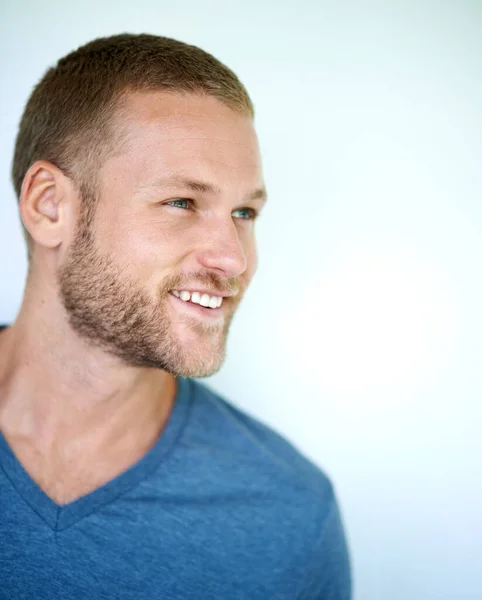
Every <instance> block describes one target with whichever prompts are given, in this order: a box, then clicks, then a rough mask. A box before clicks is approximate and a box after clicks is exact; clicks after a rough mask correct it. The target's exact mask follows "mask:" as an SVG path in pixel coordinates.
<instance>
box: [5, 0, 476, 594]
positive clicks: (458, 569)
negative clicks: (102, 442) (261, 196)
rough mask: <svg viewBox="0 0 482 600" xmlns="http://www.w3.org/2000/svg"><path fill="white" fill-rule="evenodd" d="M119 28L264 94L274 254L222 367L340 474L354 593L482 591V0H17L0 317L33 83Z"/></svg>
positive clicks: (19, 285)
mask: <svg viewBox="0 0 482 600" xmlns="http://www.w3.org/2000/svg"><path fill="white" fill-rule="evenodd" d="M124 31H130V32H149V33H156V34H161V35H167V36H170V37H175V38H178V39H180V40H183V41H187V42H189V43H193V44H196V45H199V46H201V47H202V48H204V49H206V50H208V51H210V52H212V53H213V54H214V55H215V56H217V57H218V58H220V59H221V60H222V61H223V62H225V63H226V64H228V65H229V66H230V67H231V68H233V69H234V70H235V71H236V72H237V74H238V75H239V76H240V78H241V79H242V81H243V82H244V83H245V84H246V86H247V88H248V90H249V91H250V93H251V95H252V97H253V99H254V102H255V105H256V109H257V118H256V123H257V130H258V134H259V137H260V143H261V148H262V154H263V159H264V168H265V176H266V182H267V186H268V191H269V196H270V197H269V201H268V205H267V206H266V211H265V213H264V215H263V216H262V217H261V219H260V221H259V224H258V226H257V227H258V239H259V253H260V268H259V272H258V275H257V277H256V279H255V281H254V283H253V284H252V288H251V289H250V291H249V292H248V295H247V297H246V300H245V303H244V305H243V306H242V307H241V309H240V311H239V314H238V316H237V318H236V319H235V322H234V324H233V327H232V333H231V337H230V342H229V356H228V360H227V362H226V364H225V366H224V368H223V370H222V371H221V372H220V373H219V374H218V375H216V376H215V377H213V378H211V380H210V381H209V382H208V383H210V384H211V385H212V386H213V387H214V388H215V389H216V390H218V391H220V392H222V393H223V394H224V395H225V397H227V398H228V399H230V400H231V401H232V402H234V403H235V404H237V405H238V406H240V407H241V408H243V409H244V410H246V411H247V412H249V413H250V414H253V415H255V416H257V417H258V418H261V419H262V420H264V421H265V422H267V423H268V424H270V425H271V426H272V427H274V428H275V429H277V430H278V431H280V432H281V433H283V434H284V435H285V436H286V437H287V438H288V439H290V440H291V441H292V442H293V443H294V444H295V445H296V446H297V447H298V448H299V449H300V450H301V451H302V452H303V453H305V454H306V455H307V456H308V457H310V458H311V459H312V460H313V461H315V462H316V463H317V464H319V465H320V466H321V467H322V468H323V469H324V470H325V471H326V472H327V473H328V475H329V476H330V477H331V478H332V480H333V482H334V484H335V486H336V489H337V492H338V497H339V500H340V504H341V507H342V511H343V515H344V520H345V525H346V529H347V533H348V538H349V544H350V549H351V554H352V560H353V568H354V578H355V600H387V599H390V600H427V599H432V598H437V599H439V598H443V599H451V600H466V599H467V600H468V599H469V598H470V599H475V598H478V599H480V598H482V569H481V563H482V516H481V515H482V511H481V506H482V477H481V475H482V473H481V471H482V468H481V456H482V438H481V424H482V418H481V417H482V409H481V404H482V403H481V399H482V376H481V361H482V342H481V340H482V317H481V308H480V307H481V306H482V284H481V276H482V269H481V266H482V198H481V192H482V167H481V158H482V141H481V140H482V136H481V134H482V117H481V109H482V78H481V74H482V70H481V67H482V3H481V2H477V1H476V0H474V1H463V0H453V1H452V2H447V1H436V0H432V1H418V2H417V1H411V0H400V1H398V2H387V1H386V2H379V3H376V2H363V1H361V2H349V3H348V2H328V1H317V2H315V1H313V2H310V1H306V0H305V1H303V0H298V1H296V2H295V1H293V0H289V1H279V2H275V1H274V0H271V1H263V0H258V1H254V0H243V1H238V2H220V1H214V0H205V1H204V2H199V1H198V2H195V1H194V0H191V1H189V0H180V1H177V2H172V1H170V2H165V1H161V0H155V1H154V0H152V1H148V0H137V1H136V2H129V3H127V2H126V3H122V4H119V3H118V2H107V1H105V0H95V1H94V0H84V1H83V2H76V3H73V2H72V3H70V2H65V1H60V0H52V1H50V2H47V1H45V0H36V1H35V2H33V1H30V0H22V1H19V2H14V1H13V0H8V1H7V2H5V0H3V2H2V4H1V7H0V61H1V67H0V82H1V111H0V132H1V135H0V257H1V263H0V264H1V267H0V268H1V277H0V322H11V321H12V320H13V319H14V318H15V315H16V313H17V311H18V308H19V305H20V301H21V298H22V293H23V285H24V279H25V273H26V260H25V249H24V243H23V238H22V234H21V229H20V225H19V219H18V214H17V203H16V198H15V196H14V192H13V188H12V186H11V184H10V180H9V177H10V164H11V158H12V151H13V144H14V138H15V134H16V128H17V125H18V121H19V119H20V116H21V113H22V110H23V107H24V104H25V102H26V99H27V97H28V94H29V93H30V91H31V89H32V87H33V85H34V84H35V83H36V82H37V81H38V79H39V78H40V77H41V76H42V74H43V73H44V71H45V70H46V69H47V67H48V66H49V65H51V64H53V63H55V61H56V60H57V59H58V58H60V57H61V56H62V55H64V54H65V53H67V52H68V51H70V50H72V49H74V48H75V47H77V46H79V45H80V44H82V43H84V42H86V41H88V40H90V39H92V38H94V37H98V36H100V35H108V34H113V33H119V32H124Z"/></svg>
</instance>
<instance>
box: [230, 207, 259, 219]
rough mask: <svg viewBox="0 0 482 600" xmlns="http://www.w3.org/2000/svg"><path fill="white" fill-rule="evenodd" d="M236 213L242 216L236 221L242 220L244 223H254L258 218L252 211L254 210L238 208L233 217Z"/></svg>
mask: <svg viewBox="0 0 482 600" xmlns="http://www.w3.org/2000/svg"><path fill="white" fill-rule="evenodd" d="M236 213H238V214H239V213H241V215H244V216H238V217H236V218H237V219H243V220H245V221H254V219H256V217H257V216H258V213H257V212H256V211H255V210H254V208H240V209H238V210H235V211H234V212H233V216H236Z"/></svg>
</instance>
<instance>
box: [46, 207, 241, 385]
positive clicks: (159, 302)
mask: <svg viewBox="0 0 482 600" xmlns="http://www.w3.org/2000/svg"><path fill="white" fill-rule="evenodd" d="M92 221H93V217H92V215H91V216H90V218H89V216H88V215H85V214H84V215H81V217H80V218H79V222H78V226H77V229H76V232H75V235H74V239H73V241H72V244H71V246H70V248H69V252H68V256H67V258H66V262H65V263H64V264H63V265H62V266H61V267H60V268H59V270H58V273H57V281H58V286H59V292H60V299H61V302H62V304H63V306H64V308H65V310H66V313H67V316H68V321H69V324H70V327H71V328H72V329H73V331H74V332H75V333H76V334H77V335H78V336H79V337H80V338H82V339H83V340H85V341H87V342H89V343H90V344H91V345H93V346H95V347H97V348H100V349H102V350H103V351H105V352H106V353H108V354H110V355H112V356H115V357H117V358H119V359H120V360H121V361H122V362H123V364H125V365H128V366H134V367H146V368H157V369H162V370H164V371H166V372H168V373H171V374H172V375H174V376H176V377H196V378H202V377H209V376H211V375H214V373H216V372H217V371H219V369H220V368H221V366H222V365H223V363H224V360H225V357H226V340H227V334H228V330H229V326H230V324H231V321H232V318H233V316H234V313H235V310H236V307H237V305H238V304H239V302H240V300H241V297H242V293H241V285H240V282H239V281H237V280H236V281H235V280H230V281H229V282H226V281H223V280H222V279H221V278H220V277H218V276H217V275H215V274H214V273H211V272H204V273H201V272H200V273H192V274H189V275H188V276H186V275H185V276H182V277H181V276H180V275H178V276H172V277H168V278H165V279H164V281H163V282H162V283H161V284H160V286H159V289H158V290H157V292H156V295H155V298H151V296H150V295H149V293H148V292H147V291H146V290H145V289H143V287H142V285H141V283H140V282H139V281H136V280H134V279H132V278H131V279H130V278H129V277H128V276H126V270H125V269H123V268H122V266H121V265H120V264H119V263H118V262H116V261H115V260H114V258H113V257H111V256H109V255H108V254H106V253H101V252H100V251H99V250H98V249H97V247H96V244H95V236H94V229H93V227H92ZM189 281H191V282H193V281H195V282H196V284H202V285H204V286H206V287H207V288H208V289H215V290H218V291H221V292H227V293H230V292H233V291H234V290H238V291H239V293H238V294H237V296H236V298H234V297H231V298H225V299H224V301H223V310H224V315H225V316H224V319H223V320H222V322H221V323H220V324H219V323H217V324H210V323H209V322H205V321H201V320H198V319H196V318H191V317H189V316H187V315H184V314H179V316H178V318H175V319H174V320H173V318H172V317H171V316H170V315H169V312H171V313H172V311H169V307H168V303H169V301H170V298H169V292H170V291H171V290H173V289H178V290H182V289H185V288H186V287H189V285H188V284H189ZM183 286H184V287H183ZM179 330H181V334H184V335H179ZM176 332H177V333H176ZM181 338H184V342H183V340H182V339H181Z"/></svg>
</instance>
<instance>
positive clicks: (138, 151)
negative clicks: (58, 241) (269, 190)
mask: <svg viewBox="0 0 482 600" xmlns="http://www.w3.org/2000/svg"><path fill="white" fill-rule="evenodd" d="M116 127H118V128H119V131H121V132H122V135H121V137H122V143H121V145H120V147H119V149H118V151H116V152H115V153H114V155H113V156H111V157H110V158H109V159H108V160H107V161H106V162H105V163H104V164H103V166H102V167H101V169H100V173H99V184H100V186H99V187H100V190H99V199H98V201H97V206H96V211H95V216H94V218H93V220H92V222H90V221H89V220H88V219H86V218H82V217H81V218H80V219H79V222H78V223H77V231H76V235H75V238H74V240H73V242H72V244H71V246H70V248H69V251H68V255H67V259H66V261H65V262H64V264H63V265H62V266H61V268H60V269H59V273H58V278H59V287H60V293H61V298H62V301H63V303H64V306H65V308H66V310H67V312H68V315H69V320H70V323H71V326H72V327H73V329H74V330H75V331H76V332H77V333H78V334H79V335H81V336H82V337H83V338H86V339H89V340H90V341H91V342H93V343H94V344H95V345H97V346H99V347H101V348H103V349H104V350H106V351H107V352H109V353H110V354H113V355H115V356H117V357H119V358H121V359H122V360H123V361H124V362H125V363H126V364H129V365H134V366H145V367H156V368H161V369H164V370H166V371H168V372H170V373H172V374H174V375H177V376H183V377H206V376H209V375H212V374H213V373H215V372H216V371H217V370H218V369H219V368H220V367H221V365H222V363H223V360H224V357H225V344H226V336H227V332H228V328H229V324H230V322H231V319H232V317H233V315H234V312H235V310H236V308H237V306H238V305H239V302H240V301H241V298H242V296H243V294H244V292H245V290H246V288H247V286H248V284H249V283H250V281H251V279H252V277H253V275H254V273H255V271H256V265H257V257H256V245H255V233H254V220H253V216H254V215H255V214H256V212H259V210H260V209H261V207H262V205H263V180H262V173H261V164H260V157H259V150H258V145H257V140H256V135H255V132H254V129H253V124H252V120H251V119H250V118H248V117H245V116H242V115H240V114H238V113H236V112H234V111H232V110H231V109H230V108H228V107H227V106H225V105H224V104H222V103H220V102H219V101H218V100H216V99H215V98H212V97H206V96H201V95H193V94H192V95H180V94H168V93H164V92H150V93H136V94H131V95H129V96H128V98H127V103H126V105H125V107H124V108H123V109H122V111H121V113H120V116H118V117H116ZM204 294H208V296H209V298H208V297H207V296H204ZM203 296H204V297H203ZM221 298H222V304H221V305H220V306H218V305H219V304H220V302H221ZM186 300H187V301H186ZM207 301H209V302H210V306H211V307H214V308H205V307H204V306H201V304H199V302H201V303H204V304H205V303H206V302H207Z"/></svg>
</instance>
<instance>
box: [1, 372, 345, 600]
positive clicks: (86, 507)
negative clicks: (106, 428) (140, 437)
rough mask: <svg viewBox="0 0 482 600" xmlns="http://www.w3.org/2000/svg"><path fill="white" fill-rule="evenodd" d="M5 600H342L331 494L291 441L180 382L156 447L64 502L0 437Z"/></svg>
mask: <svg viewBox="0 0 482 600" xmlns="http://www.w3.org/2000/svg"><path fill="white" fill-rule="evenodd" d="M0 467H1V468H0V598H2V599H3V598H5V599H8V600H14V599H15V600H21V599H25V600H27V599H28V600H34V599H35V600H70V599H74V598H75V599H81V598H82V599H83V598H87V599H88V600H100V599H106V600H107V599H108V600H112V599H114V598H115V599H116V600H134V599H135V600H140V599H142V600H154V599H156V600H161V599H162V600H188V599H191V598H192V599H200V600H201V599H202V600H210V599H214V598H215V599H223V600H236V599H241V598H242V599H246V600H258V599H263V600H268V599H269V600H285V599H286V600H288V599H289V600H294V599H300V600H302V599H303V600H304V599H313V600H315V599H316V600H348V599H349V598H350V597H351V591H350V590H351V584H350V569H349V561H348V554H347V548H346V543H345V538H344V534H343V529H342V525H341V521H340V515H339V511H338V507H337V503H336V500H335V497H334V494H333V488H332V486H331V484H330V482H329V480H328V479H327V477H326V476H325V475H324V474H323V473H322V472H321V471H320V470H319V469H318V468H317V467H316V466H315V465H314V464H312V463H311V462H310V461H308V460H307V459H306V458H304V457H303V456H302V455H301V454H300V453H299V452H298V451H297V450H296V449H295V448H294V447H293V446H292V445H291V444H289V443H288V442H287V441H286V440H284V439H283V438H282V437H281V436H279V435H278V434H276V433H275V432H274V431H272V430H271V429H270V428H268V427H267V426H265V425H263V424H262V423H260V422H259V421H257V420H256V419H253V418H252V417H249V416H248V415H246V414H245V413H243V412H242V411H240V410H238V409H237V408H235V407H234V406H233V405H231V404H230V403H228V402H226V401H225V400H224V399H222V398H220V397H219V396H218V395H216V394H215V393H213V392H212V391H210V390H209V389H208V388H207V387H206V386H204V385H202V384H200V383H199V382H196V381H194V380H190V379H179V380H178V393H177V397H176V401H175V405H174V409H173V413H172V415H171V418H170V420H169V422H168V424H167V427H166V429H165V430H164V433H163V434H162V436H161V437H160V439H159V440H158V442H157V444H156V445H155V446H154V447H153V448H152V450H151V451H150V452H149V453H148V454H147V455H146V456H144V458H143V459H142V460H140V461H139V462H138V463H137V464H135V465H134V466H133V467H132V468H130V469H129V470H128V471H126V472H125V473H123V474H122V475H120V476H119V477H117V478H116V479H114V480H113V481H111V482H109V483H107V484H106V485H104V486H103V487H102V488H100V489H98V490H96V491H94V492H93V493H91V494H88V495H87V496H84V497H82V498H80V499H79V500H76V501H75V502H73V503H71V504H68V505H66V506H62V507H60V506H58V505H57V504H55V503H54V502H53V501H52V500H51V499H50V498H49V497H48V496H47V495H46V494H45V493H44V492H43V491H42V490H41V489H40V488H39V487H38V486H37V485H36V484H35V483H34V481H33V480H32V479H31V478H30V477H29V475H28V474H27V473H26V471H25V470H24V469H23V467H22V466H21V464H20V463H19V461H18V460H17V459H16V457H15V455H14V454H13V453H12V451H11V449H10V447H9V445H8V444H7V442H6V441H5V438H4V437H3V436H2V435H1V434H0Z"/></svg>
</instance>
